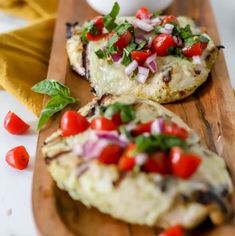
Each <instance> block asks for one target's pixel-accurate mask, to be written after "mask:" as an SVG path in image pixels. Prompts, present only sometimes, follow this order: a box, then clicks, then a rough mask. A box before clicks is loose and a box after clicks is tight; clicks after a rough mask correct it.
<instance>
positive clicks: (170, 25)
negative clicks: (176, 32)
mask: <svg viewBox="0 0 235 236" xmlns="http://www.w3.org/2000/svg"><path fill="white" fill-rule="evenodd" d="M164 28H165V29H166V30H169V31H170V30H171V31H172V30H173V29H174V25H172V24H165V26H164Z"/></svg>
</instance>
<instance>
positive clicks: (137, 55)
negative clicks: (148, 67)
mask: <svg viewBox="0 0 235 236" xmlns="http://www.w3.org/2000/svg"><path fill="white" fill-rule="evenodd" d="M151 54H152V52H151V51H150V50H142V51H132V52H131V58H132V59H133V60H136V61H137V62H138V64H139V65H142V64H144V62H145V61H146V59H147V58H148V57H149V56H151Z"/></svg>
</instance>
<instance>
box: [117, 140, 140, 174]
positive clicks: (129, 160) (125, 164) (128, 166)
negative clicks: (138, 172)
mask: <svg viewBox="0 0 235 236" xmlns="http://www.w3.org/2000/svg"><path fill="white" fill-rule="evenodd" d="M135 147H136V146H135V144H129V146H128V148H127V150H126V151H125V152H124V154H123V155H122V157H121V159H120V160H119V163H118V167H119V169H120V170H121V171H131V170H132V169H133V168H134V166H135V158H134V157H132V153H131V152H132V151H133V150H134V149H135Z"/></svg>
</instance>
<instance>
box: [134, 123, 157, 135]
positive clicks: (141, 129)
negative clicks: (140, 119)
mask: <svg viewBox="0 0 235 236" xmlns="http://www.w3.org/2000/svg"><path fill="white" fill-rule="evenodd" d="M152 123H153V121H149V122H147V123H142V124H139V125H138V126H137V127H136V128H135V129H133V130H132V131H131V134H132V135H133V136H138V135H141V134H143V133H150V131H151V125H152Z"/></svg>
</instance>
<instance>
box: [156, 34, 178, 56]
mask: <svg viewBox="0 0 235 236" xmlns="http://www.w3.org/2000/svg"><path fill="white" fill-rule="evenodd" d="M174 46H175V42H174V39H173V37H172V36H171V35H169V34H160V35H157V36H156V37H155V38H154V40H153V48H154V50H155V52H156V53H157V55H158V56H160V57H164V56H167V55H168V49H169V48H170V47H174Z"/></svg>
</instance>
